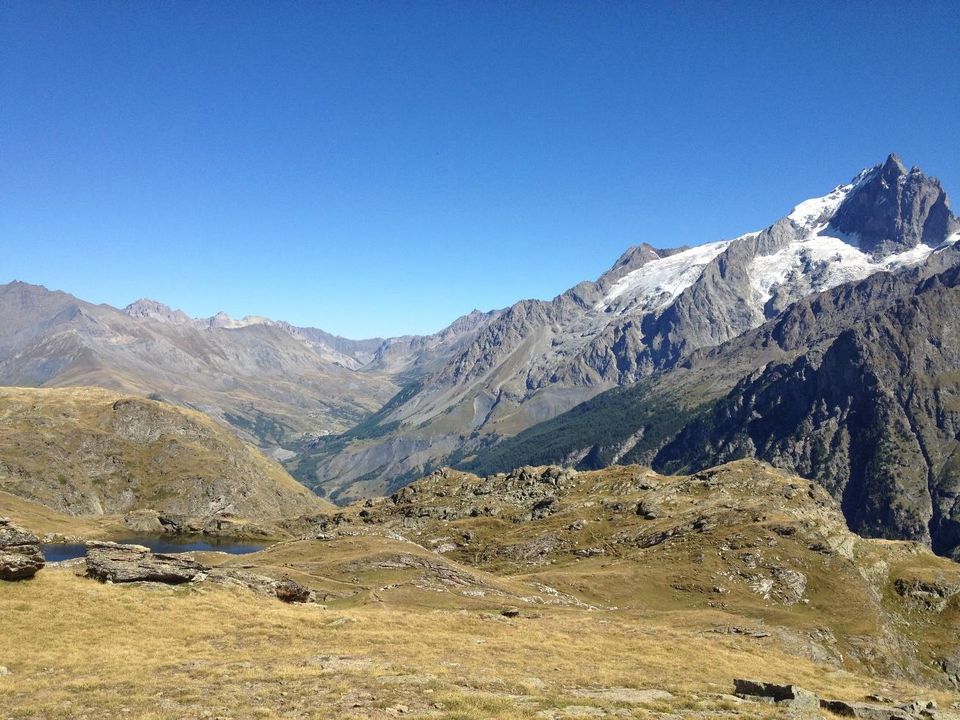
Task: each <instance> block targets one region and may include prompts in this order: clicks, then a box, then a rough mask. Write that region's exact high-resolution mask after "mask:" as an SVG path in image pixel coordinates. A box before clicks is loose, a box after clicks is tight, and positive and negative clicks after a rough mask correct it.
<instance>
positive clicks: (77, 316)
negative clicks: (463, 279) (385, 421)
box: [0, 281, 487, 459]
mask: <svg viewBox="0 0 960 720" xmlns="http://www.w3.org/2000/svg"><path fill="white" fill-rule="evenodd" d="M486 317H487V316H486V315H483V314H482V313H475V314H473V315H470V316H466V318H464V319H463V320H462V321H460V322H459V323H458V324H456V325H455V326H451V328H449V329H447V330H444V331H441V332H440V333H437V334H435V335H432V336H426V337H404V338H393V339H390V340H385V341H384V340H379V339H373V340H360V341H354V340H348V339H345V338H339V337H336V336H334V335H331V334H329V333H326V332H324V331H322V330H319V329H315V328H298V327H295V326H292V325H290V324H289V323H285V322H278V321H273V320H268V319H265V318H245V319H244V320H243V321H233V320H232V319H230V318H228V317H227V316H225V315H223V314H220V315H217V316H214V317H213V318H207V319H200V320H197V319H194V318H190V317H189V316H187V315H186V314H185V313H183V312H181V311H178V310H173V309H171V308H169V307H167V306H166V305H163V304H161V303H159V302H156V301H153V300H138V301H137V302H135V303H132V304H131V305H129V306H127V308H125V309H124V310H118V309H116V308H112V307H110V306H108V305H94V304H92V303H87V302H84V301H83V300H79V299H78V298H75V297H73V296H72V295H68V294H67V293H63V292H59V291H50V290H47V289H46V288H44V287H41V286H37V285H29V284H27V283H23V282H16V281H15V282H12V283H9V284H7V285H2V286H0V384H3V385H14V386H24V387H58V386H59V387H62V386H70V385H96V386H101V387H105V388H109V389H113V390H117V391H120V392H125V393H133V394H139V395H144V396H145V395H155V396H158V397H161V398H163V399H165V400H169V401H171V402H175V403H178V404H181V405H185V406H187V407H191V408H194V409H198V410H202V411H203V412H206V413H207V414H208V415H211V416H212V417H214V418H215V419H217V420H219V421H221V422H222V423H224V424H226V425H229V426H231V427H232V428H233V429H234V430H235V431H236V432H237V433H239V434H240V435H241V436H242V437H244V438H245V439H247V440H249V441H251V442H254V443H255V444H257V445H259V446H260V447H261V448H263V449H265V450H267V451H268V452H272V453H274V454H275V455H276V456H277V457H279V458H281V459H282V458H284V457H287V456H289V455H290V454H291V451H290V450H287V449H285V448H287V447H290V446H294V445H297V444H299V443H302V442H304V441H305V440H304V439H305V438H307V439H309V438H312V437H317V436H322V435H325V434H336V433H340V432H343V431H345V430H347V429H349V428H350V427H352V426H353V425H355V424H356V423H358V422H360V421H361V420H363V419H364V418H366V417H367V416H368V415H369V414H371V413H373V412H375V411H376V410H377V409H379V408H380V407H382V406H383V404H384V403H386V402H387V400H389V399H390V398H391V397H392V396H393V395H394V394H396V392H397V391H398V390H399V389H400V385H401V383H402V382H406V380H405V379H404V373H407V374H413V375H416V374H417V373H418V372H422V371H421V370H420V367H427V368H429V367H431V364H433V363H437V362H439V361H441V360H442V359H443V358H444V357H445V353H448V352H453V351H454V350H455V349H456V347H457V344H458V343H459V342H462V341H463V340H464V338H466V337H468V336H469V335H470V333H471V332H474V331H475V329H476V327H477V326H478V325H479V324H482V323H483V322H484V319H485V318H486ZM365 366H366V368H367V369H366V370H365V371H364V372H359V371H358V370H359V369H360V368H362V367H365ZM383 368H386V369H383Z"/></svg>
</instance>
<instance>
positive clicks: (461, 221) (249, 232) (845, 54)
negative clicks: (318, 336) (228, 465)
mask: <svg viewBox="0 0 960 720" xmlns="http://www.w3.org/2000/svg"><path fill="white" fill-rule="evenodd" d="M788 6H789V7H788ZM958 37H960V21H958V12H957V6H956V5H955V3H951V2H943V3H936V2H907V3H898V2H893V1H892V0H890V1H886V0H884V1H881V2H836V3H822V4H815V3H795V4H791V3H777V2H766V3H719V2H706V1H705V0H704V1H703V2H695V3H675V2H663V3H661V4H659V5H658V4H654V3H646V2H637V3H618V2H583V3H565V2H555V1H552V0H551V1H543V2H513V1H512V0H511V1H510V2H495V1H493V0H484V1H482V2H470V1H463V2H460V1H457V2H446V1H443V2H407V1H404V2H400V1H399V0H397V1H393V0H383V1H381V2H371V3H367V2H333V3H320V2H317V3H315V2H283V1H281V0H270V1H267V0H264V1H263V2H219V1H218V2H205V1H203V0H197V1H195V2H194V1H191V2H176V1H166V0H165V1H164V2H147V1H145V0H134V1H132V2H123V1H121V0H115V1H112V2H97V1H95V0H88V1H82V2H81V1H79V0H77V1H76V2H36V1H34V0H30V1H21V0H3V2H0V268H2V271H0V282H6V281H9V280H12V279H14V278H16V279H21V280H25V281H28V282H34V283H41V284H44V285H47V286H48V287H51V288H57V289H63V290H66V291H68V292H72V293H73V294H75V295H78V296H80V297H82V298H85V299H88V300H92V301H94V302H108V303H111V304H113V305H119V306H123V305H125V304H127V303H128V302H131V301H132V300H134V299H136V298H138V297H141V296H147V297H152V298H155V299H158V300H160V301H162V302H165V303H167V304H169V305H172V306H174V307H179V308H182V309H184V310H186V311H187V312H189V313H190V314H193V315H210V314H213V313H214V312H216V311H217V310H221V309H222V310H225V311H227V312H228V313H230V314H231V315H235V316H239V315H244V314H248V313H250V314H262V315H268V316H271V317H275V318H282V319H287V320H290V321H292V322H294V323H297V324H301V325H313V326H318V327H322V328H324V329H327V330H330V331H332V332H336V333H339V334H343V335H347V336H352V337H360V336H370V335H388V334H400V333H407V332H418V333H419V332H431V331H434V330H437V329H439V328H440V327H442V326H444V325H446V324H447V323H448V322H450V321H451V320H453V319H454V318H455V317H456V316H458V315H460V314H462V313H464V312H467V311H469V310H471V309H472V308H474V307H478V308H481V309H489V308H494V307H502V306H505V305H509V304H510V303H512V302H514V301H516V300H518V299H520V298H524V297H540V298H549V297H552V296H554V295H555V294H557V293H559V292H561V291H563V290H564V289H566V288H567V287H569V286H571V285H573V284H575V283H576V282H578V281H579V280H582V279H592V278H595V277H596V276H598V275H599V274H600V273H601V272H602V271H603V270H604V269H606V268H607V267H608V266H609V265H610V264H611V263H612V262H613V261H614V260H615V259H616V257H617V256H618V255H619V254H620V253H621V252H622V251H623V250H624V249H625V248H626V247H627V246H629V245H632V244H636V243H638V242H643V241H646V242H650V243H652V244H654V245H658V246H674V245H680V244H698V243H702V242H707V241H711V240H716V239H719V238H724V237H731V236H734V235H738V234H740V233H743V232H746V231H748V230H753V229H757V228H759V227H762V226H764V225H766V224H768V223H770V222H772V221H773V220H775V219H777V218H778V217H780V216H782V215H784V214H785V213H786V212H788V211H789V210H790V208H791V206H792V205H793V204H795V203H796V202H799V201H800V200H803V199H805V198H807V197H810V196H813V195H819V194H823V193H824V192H826V191H827V190H829V189H830V188H831V187H833V186H834V185H836V184H838V183H840V182H843V181H846V180H848V179H849V178H850V177H851V176H853V175H854V174H855V173H856V172H857V171H858V170H859V169H860V168H861V167H864V166H867V165H871V164H874V163H876V162H880V161H882V160H883V158H884V157H885V156H886V154H887V153H889V152H891V151H896V152H898V153H900V154H901V155H902V156H903V159H904V162H906V163H907V164H908V165H911V164H917V165H920V166H921V167H923V168H924V169H925V170H926V171H927V172H929V173H931V174H934V175H937V176H938V177H940V178H941V179H942V180H943V182H944V184H945V185H946V187H947V189H948V191H949V190H953V192H954V194H955V195H960V166H958V159H960V153H958V149H960V142H958V141H960V113H958V98H960V81H958V78H960V72H958V71H960V44H958V42H957V38H958Z"/></svg>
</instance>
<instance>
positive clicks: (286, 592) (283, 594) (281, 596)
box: [273, 578, 311, 603]
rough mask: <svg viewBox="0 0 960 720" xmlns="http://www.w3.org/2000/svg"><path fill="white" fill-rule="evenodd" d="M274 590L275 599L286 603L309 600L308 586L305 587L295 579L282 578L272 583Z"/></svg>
mask: <svg viewBox="0 0 960 720" xmlns="http://www.w3.org/2000/svg"><path fill="white" fill-rule="evenodd" d="M273 589H274V592H275V593H276V595H277V600H282V601H283V602H286V603H305V602H310V595H311V593H310V588H306V587H304V586H303V585H301V584H300V583H298V582H296V581H295V580H291V579H290V578H284V579H283V580H278V581H277V582H276V583H275V584H274V587H273Z"/></svg>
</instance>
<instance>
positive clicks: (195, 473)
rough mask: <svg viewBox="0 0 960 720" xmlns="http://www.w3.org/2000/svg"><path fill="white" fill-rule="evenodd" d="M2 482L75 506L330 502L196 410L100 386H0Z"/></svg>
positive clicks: (271, 511) (305, 507) (177, 512)
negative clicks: (126, 394) (29, 387)
mask: <svg viewBox="0 0 960 720" xmlns="http://www.w3.org/2000/svg"><path fill="white" fill-rule="evenodd" d="M0 490H3V491H5V492H6V493H10V494H12V495H16V496H18V497H21V498H25V499H27V500H30V501H33V502H35V503H40V504H42V505H44V506H47V507H49V508H52V509H53V510H56V511H59V512H62V513H66V514H69V515H73V516H96V515H105V514H106V515H117V514H123V513H128V512H130V511H135V510H148V509H149V510H153V511H157V512H159V513H161V514H163V515H171V516H190V517H199V518H213V517H224V516H234V517H238V518H244V519H247V520H252V521H260V520H270V519H278V518H288V517H292V516H297V515H302V514H306V513H314V512H318V511H322V510H324V509H325V508H327V507H329V506H328V505H327V504H326V503H324V502H323V501H322V500H320V499H319V498H317V497H316V496H315V495H313V493H311V492H310V491H309V490H307V489H306V488H304V487H303V486H302V485H300V484H299V483H297V482H296V481H295V480H294V479H293V478H291V477H290V476H289V475H288V474H287V473H286V472H285V471H284V470H283V468H281V467H280V466H279V465H278V464H277V463H276V462H274V461H271V460H269V459H267V458H266V457H264V456H263V455H261V454H260V453H259V452H258V451H256V450H255V449H254V448H252V447H250V446H248V445H246V444H245V443H243V442H242V441H241V440H239V439H238V438H236V437H235V436H234V435H233V434H231V433H230V432H228V431H226V430H224V429H223V428H221V427H220V426H219V425H217V424H216V423H215V422H213V421H212V420H211V419H210V418H208V417H207V416H205V415H203V414H202V413H199V412H196V411H192V410H186V409H183V408H179V407H175V406H172V405H168V404H166V403H162V402H156V401H153V400H146V399H143V398H136V397H128V396H121V395H118V394H116V393H113V392H110V391H107V390H103V389H100V388H58V389H27V388H0ZM157 527H158V528H159V525H158V526H157Z"/></svg>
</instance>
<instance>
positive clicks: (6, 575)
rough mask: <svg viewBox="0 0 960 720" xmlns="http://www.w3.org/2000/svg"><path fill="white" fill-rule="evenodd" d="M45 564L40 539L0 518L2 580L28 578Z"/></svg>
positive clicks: (0, 570)
mask: <svg viewBox="0 0 960 720" xmlns="http://www.w3.org/2000/svg"><path fill="white" fill-rule="evenodd" d="M43 565H44V560H43V552H42V551H41V549H40V541H39V540H38V539H37V536H36V535H34V534H33V533H31V532H28V531H26V530H24V529H23V528H21V527H18V526H17V525H14V524H13V522H12V521H11V520H10V519H9V518H0V580H26V579H28V578H32V577H33V576H34V575H36V574H37V571H38V570H40V569H42V568H43Z"/></svg>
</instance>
